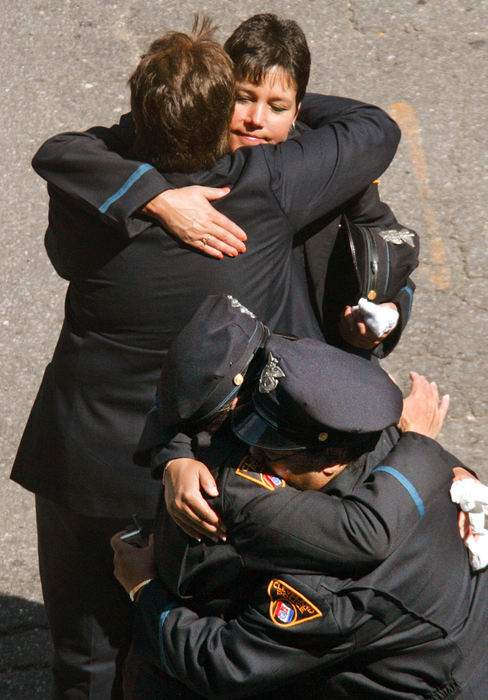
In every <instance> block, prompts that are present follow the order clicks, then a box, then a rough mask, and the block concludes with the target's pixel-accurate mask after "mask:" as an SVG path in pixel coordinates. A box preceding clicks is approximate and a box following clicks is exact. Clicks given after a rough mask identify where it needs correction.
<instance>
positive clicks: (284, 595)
mask: <svg viewBox="0 0 488 700" xmlns="http://www.w3.org/2000/svg"><path fill="white" fill-rule="evenodd" d="M268 595H269V598H270V604H269V617H270V619H271V620H272V621H273V622H274V623H275V625H278V626H279V627H293V626H294V625H301V624H302V622H310V620H315V618H317V617H322V613H321V611H320V610H319V609H318V608H317V607H316V606H315V605H314V604H313V603H312V602H310V600H308V599H307V598H305V596H304V595H302V594H301V593H299V592H298V591H297V590H295V589H294V588H292V586H289V585H288V584H287V583H285V582H284V581H280V579H277V578H274V579H272V580H271V581H270V582H269V585H268Z"/></svg>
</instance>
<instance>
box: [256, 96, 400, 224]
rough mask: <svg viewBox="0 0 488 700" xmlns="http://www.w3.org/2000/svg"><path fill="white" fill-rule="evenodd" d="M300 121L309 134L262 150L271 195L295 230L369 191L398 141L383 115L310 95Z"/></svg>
mask: <svg viewBox="0 0 488 700" xmlns="http://www.w3.org/2000/svg"><path fill="white" fill-rule="evenodd" d="M300 119H303V121H304V122H305V123H306V124H307V125H308V126H310V127H312V130H311V131H309V132H307V133H305V134H302V135H301V136H299V137H297V138H291V139H289V140H288V141H286V142H285V143H282V144H279V145H278V146H276V147H275V148H269V147H267V148H266V149H265V151H264V154H265V158H266V160H267V163H268V167H269V169H270V173H271V177H272V185H273V189H274V192H275V195H276V197H277V199H278V201H279V202H280V204H281V206H282V208H283V210H284V211H285V213H286V214H287V215H288V217H289V219H290V222H291V223H292V226H293V228H294V229H295V230H297V231H299V230H300V229H302V228H303V227H304V226H306V225H308V224H310V223H312V222H313V221H315V220H316V219H317V218H319V217H320V216H323V215H324V214H327V213H328V212H330V211H332V210H333V209H335V208H336V207H338V206H340V205H341V204H344V203H345V202H346V201H347V200H349V199H351V197H353V196H354V195H355V194H357V193H358V192H360V191H361V190H364V189H365V188H366V187H368V185H370V184H371V183H372V182H373V180H375V179H376V178H378V177H379V176H380V175H381V173H382V172H383V171H384V170H385V169H386V168H387V167H388V165H389V164H390V162H391V160H392V159H393V156H394V155H395V152H396V149H397V146H398V142H399V140H400V130H399V128H398V126H397V125H396V124H395V122H394V121H393V120H392V119H391V118H390V117H389V116H388V115H387V114H386V112H384V111H383V110H381V109H380V108H379V107H375V106H373V105H367V104H364V103H362V102H357V101H355V100H348V99H346V98H341V97H324V96H322V95H314V94H308V95H306V96H305V98H304V101H303V106H302V109H301V112H300Z"/></svg>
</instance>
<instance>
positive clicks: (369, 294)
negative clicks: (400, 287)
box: [368, 289, 376, 301]
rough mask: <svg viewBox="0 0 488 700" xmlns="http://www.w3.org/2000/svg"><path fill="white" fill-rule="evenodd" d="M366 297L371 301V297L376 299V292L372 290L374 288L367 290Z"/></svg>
mask: <svg viewBox="0 0 488 700" xmlns="http://www.w3.org/2000/svg"><path fill="white" fill-rule="evenodd" d="M368 299H369V300H370V301H373V299H376V292H375V291H374V289H371V290H370V291H369V292H368Z"/></svg>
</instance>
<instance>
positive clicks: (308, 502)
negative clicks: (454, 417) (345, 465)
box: [223, 432, 459, 575]
mask: <svg viewBox="0 0 488 700" xmlns="http://www.w3.org/2000/svg"><path fill="white" fill-rule="evenodd" d="M456 465H459V460H456V459H455V458H454V457H452V455H448V454H447V453H445V452H444V450H443V449H442V448H441V446H440V445H439V444H438V443H437V442H435V441H434V440H431V439H430V438H427V437H424V436H422V435H419V434H417V433H414V432H409V433H406V434H405V435H404V436H403V437H402V438H401V440H400V441H399V442H398V444H397V445H396V446H395V448H394V449H393V450H392V451H391V452H390V453H389V454H388V456H387V458H386V459H384V460H382V461H381V462H379V463H378V465H377V467H376V468H375V469H374V471H373V472H372V474H371V475H370V477H369V478H368V479H367V481H365V482H364V483H362V484H361V485H360V486H359V487H357V488H355V489H354V491H353V492H352V493H347V494H344V495H342V494H341V495H329V494H324V493H321V492H318V491H295V490H294V489H292V488H290V487H289V486H286V487H285V488H281V489H276V490H275V491H271V492H268V493H263V494H262V495H261V497H260V498H256V499H254V500H253V501H252V502H250V503H249V504H247V505H245V507H243V508H242V510H241V511H240V512H239V513H238V515H237V517H236V518H235V519H234V521H233V522H232V524H231V522H230V520H229V518H228V517H226V513H225V512H224V513H223V517H224V521H226V524H227V539H228V541H230V542H232V543H233V544H234V546H235V547H236V548H237V549H238V550H239V552H240V554H241V556H242V557H243V559H244V561H245V563H246V565H247V566H248V567H249V568H252V569H258V570H259V569H260V570H265V571H266V570H268V571H269V570H273V569H276V567H278V568H279V569H280V570H284V571H300V570H301V571H309V572H311V571H314V572H325V573H328V574H339V573H340V574H342V575H345V574H347V573H348V572H349V573H351V574H353V573H354V574H358V573H360V572H364V571H367V570H369V569H371V568H372V567H373V566H375V565H377V564H378V563H379V562H380V561H382V560H384V559H385V558H386V557H387V556H388V555H389V554H390V553H391V552H392V551H394V550H395V549H396V547H397V546H398V545H399V544H400V542H401V541H402V540H403V539H404V538H405V537H406V536H407V535H408V534H409V533H410V532H411V530H412V529H413V528H414V527H415V526H416V525H417V524H418V522H419V520H420V519H421V518H422V517H423V514H424V511H425V507H426V505H427V504H428V503H429V501H430V500H433V499H434V498H435V497H436V496H437V494H438V492H439V489H441V488H446V489H448V488H449V485H450V483H451V480H452V477H453V472H452V469H453V467H454V466H456ZM336 493H338V491H337V489H336ZM224 510H225V508H224ZM304 514H306V517H304Z"/></svg>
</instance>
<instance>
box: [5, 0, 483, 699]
mask: <svg viewBox="0 0 488 700" xmlns="http://www.w3.org/2000/svg"><path fill="white" fill-rule="evenodd" d="M1 10H2V25H1V29H0V32H1V43H0V46H1V48H0V70H1V74H2V81H1V87H0V93H1V106H0V110H1V116H2V119H1V121H0V136H1V140H2V148H1V158H2V163H3V164H2V168H1V170H0V178H1V187H0V202H1V204H2V212H3V216H2V220H3V226H2V231H1V236H2V250H3V255H2V256H1V259H0V268H1V278H0V279H1V280H2V292H3V293H2V299H1V304H0V349H1V362H0V391H1V396H2V414H1V422H2V423H1V431H0V441H1V442H0V455H1V462H2V468H1V472H0V479H1V486H2V488H1V491H0V506H1V512H2V514H3V517H2V520H1V523H2V530H1V531H0V543H1V551H2V567H1V571H0V601H1V605H0V697H1V698H4V699H5V700H25V699H26V698H29V700H35V699H37V698H43V699H46V698H48V697H49V672H48V663H49V655H50V647H49V636H48V630H47V624H46V620H45V616H44V612H43V608H42V597H41V591H40V585H39V580H38V573H37V560H36V545H35V518H34V512H33V497H32V495H31V494H29V493H26V492H24V491H23V490H22V489H21V488H20V487H18V486H17V485H15V484H13V483H11V482H9V480H8V475H9V471H10V465H11V463H12V459H13V456H14V454H15V450H16V447H17V444H18V441H19V439H20V435H21V432H22V429H23V426H24V424H25V421H26V419H27V416H28V413H29V410H30V406H31V404H32V401H33V399H34V397H35V394H36V391H37V388H38V385H39V383H40V380H41V377H42V372H43V369H44V366H45V365H46V363H47V362H48V361H49V358H50V356H51V354H52V351H53V348H54V344H55V342H56V338H57V334H58V331H59V327H60V324H61V321H62V316H63V297H64V291H65V282H64V281H63V280H61V279H59V278H58V277H57V276H56V274H55V273H54V271H53V270H52V269H51V267H50V265H49V263H48V260H47V258H46V255H45V253H44V248H43V232H44V229H45V226H46V221H47V197H46V192H45V187H44V183H43V182H42V181H41V180H40V179H39V178H38V177H37V176H36V175H35V174H34V172H33V171H32V169H31V167H30V159H31V157H32V155H33V153H34V152H35V150H36V149H37V147H38V146H39V145H40V144H41V143H42V142H43V141H44V140H45V139H46V138H47V137H48V136H50V135H52V134H54V133H56V132H59V131H66V130H79V129H83V128H87V127H89V126H92V125H94V124H110V123H112V122H114V121H117V120H118V118H119V116H120V114H122V113H123V112H125V111H126V110H127V108H128V107H127V105H128V90H127V86H126V81H127V78H128V76H129V74H130V72H131V70H132V69H133V67H134V66H135V64H136V62H137V58H138V56H139V54H140V53H141V52H142V50H143V49H144V48H145V47H146V45H147V44H148V42H149V40H151V39H152V38H154V37H155V36H157V35H158V34H159V33H162V32H163V31H166V30H168V29H183V30H185V29H189V28H190V26H191V23H192V17H193V13H194V11H195V10H199V11H200V12H202V13H208V14H210V15H211V16H212V17H213V18H214V19H215V20H216V21H217V22H218V23H220V25H221V30H220V37H221V38H222V39H224V38H225V37H226V36H227V35H228V34H229V33H230V31H231V30H232V29H233V28H234V27H235V26H236V25H237V24H238V23H239V22H240V21H241V20H243V19H245V18H246V17H248V16H250V15H252V14H254V13H256V12H263V11H272V12H275V13H277V14H279V15H281V16H283V17H292V18H294V19H296V20H297V21H298V22H299V23H300V24H301V26H302V27H303V29H304V30H305V32H306V35H307V37H308V40H309V43H310V47H311V51H312V59H313V71H312V79H311V89H313V90H317V91H322V92H328V93H334V94H339V95H347V96H350V97H355V98H358V99H363V100H365V101H368V102H374V103H376V104H379V105H381V106H382V107H383V108H385V109H387V110H389V111H390V112H391V113H392V114H393V115H394V116H395V118H396V119H398V121H399V123H400V125H401V127H402V131H403V139H402V143H401V145H400V148H399V152H398V155H397V157H396V159H395V161H394V163H393V164H392V166H391V167H390V169H389V170H388V172H387V173H386V174H385V175H384V176H383V178H382V181H381V192H382V196H383V199H385V200H386V201H387V202H389V203H390V205H391V206H392V208H393V210H394V211H395V213H396V214H397V216H398V218H399V219H400V220H401V221H402V222H403V223H405V224H408V225H409V226H412V227H413V228H415V229H416V230H417V231H418V232H419V234H420V236H421V241H422V251H421V259H422V263H421V266H420V268H419V270H418V271H417V272H416V274H415V277H414V279H415V281H416V283H417V293H416V297H415V305H414V310H413V316H412V320H411V322H410V324H409V327H408V330H407V332H406V333H405V335H404V337H403V340H402V342H401V345H400V347H399V348H398V349H397V350H396V351H395V353H394V354H393V356H392V357H391V359H389V360H388V361H387V362H386V363H385V365H386V367H387V368H388V369H389V370H390V371H391V372H392V373H393V374H394V376H395V377H396V378H397V380H398V382H399V383H400V385H401V386H403V387H404V388H405V389H406V388H407V387H408V372H409V370H411V369H415V370H416V371H418V372H421V373H424V374H426V375H427V376H428V377H429V378H431V379H432V380H435V381H436V382H437V383H438V385H439V388H440V390H441V391H442V392H448V393H449V394H450V396H451V409H450V415H449V419H448V421H447V424H446V426H445V428H444V431H443V433H442V436H441V441H442V442H443V444H444V445H445V446H446V447H447V448H448V449H450V450H451V451H452V452H454V453H455V454H457V455H458V456H459V457H460V458H461V459H462V460H464V461H465V462H466V463H467V464H469V465H470V466H473V467H474V468H476V469H477V470H478V471H479V474H480V475H481V476H482V477H484V478H485V479H486V480H488V460H487V456H486V445H487V441H486V437H485V434H484V423H485V419H486V414H487V397H488V373H487V360H488V349H487V348H488V344H487V342H486V333H487V330H488V311H487V302H488V294H487V292H488V280H487V275H486V270H487V269H488V245H487V243H488V237H487V225H486V220H487V217H486V214H485V207H486V202H487V201H488V191H487V182H488V176H487V171H486V153H487V143H486V138H487V136H486V135H487V133H488V124H487V114H488V99H487V82H486V75H487V71H488V65H487V64H488V60H487V56H488V51H487V49H488V36H487V27H488V2H487V0H403V2H401V3H400V2H399V1H398V0H349V1H346V0H343V1H341V0H330V1H328V2H323V1H322V0H310V1H309V2H301V3H298V2H290V1H286V0H282V1H278V0H269V2H268V3H267V4H266V5H264V6H263V5H262V3H257V2H250V1H248V0H241V2H240V3H235V2H230V1H229V0H220V1H219V2H217V1H216V0H206V2H205V3H203V2H202V3H200V5H197V4H194V3H193V2H188V0H178V2H173V1H171V2H157V1H156V0H119V1H118V2H103V3H101V2H97V1H96V0H85V1H83V2H76V1H74V0H50V1H49V2H48V3H46V2H42V1H41V0H22V1H21V0H9V2H7V0H3V1H2V3H1Z"/></svg>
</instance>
